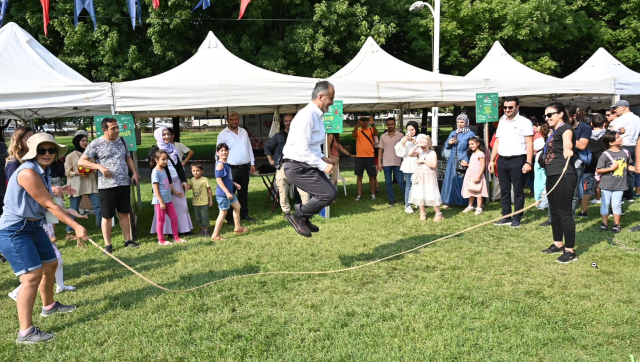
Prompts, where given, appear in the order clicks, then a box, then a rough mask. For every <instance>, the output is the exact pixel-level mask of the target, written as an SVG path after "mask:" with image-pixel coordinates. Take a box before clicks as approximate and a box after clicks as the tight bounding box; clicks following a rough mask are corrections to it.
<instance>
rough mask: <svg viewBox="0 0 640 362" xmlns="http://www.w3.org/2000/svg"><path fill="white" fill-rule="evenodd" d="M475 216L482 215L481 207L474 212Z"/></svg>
mask: <svg viewBox="0 0 640 362" xmlns="http://www.w3.org/2000/svg"><path fill="white" fill-rule="evenodd" d="M474 214H476V215H480V214H482V208H481V207H478V208H476V211H475V212H474Z"/></svg>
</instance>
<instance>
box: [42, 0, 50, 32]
mask: <svg viewBox="0 0 640 362" xmlns="http://www.w3.org/2000/svg"><path fill="white" fill-rule="evenodd" d="M40 4H42V19H43V20H44V35H45V36H46V35H47V34H48V33H47V26H49V0H40Z"/></svg>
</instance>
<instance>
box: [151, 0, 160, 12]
mask: <svg viewBox="0 0 640 362" xmlns="http://www.w3.org/2000/svg"><path fill="white" fill-rule="evenodd" d="M152 4H153V8H154V9H156V10H158V8H160V0H152Z"/></svg>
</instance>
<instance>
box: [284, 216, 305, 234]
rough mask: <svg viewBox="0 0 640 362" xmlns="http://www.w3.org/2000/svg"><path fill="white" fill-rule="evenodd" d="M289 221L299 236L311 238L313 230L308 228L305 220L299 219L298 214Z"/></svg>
mask: <svg viewBox="0 0 640 362" xmlns="http://www.w3.org/2000/svg"><path fill="white" fill-rule="evenodd" d="M287 220H288V221H289V224H291V226H293V228H294V229H295V230H296V232H297V233H298V234H300V235H302V236H305V237H311V230H309V227H307V224H306V222H305V220H303V219H302V218H300V217H298V216H297V215H296V214H293V215H291V216H290V217H289V218H288V219H287Z"/></svg>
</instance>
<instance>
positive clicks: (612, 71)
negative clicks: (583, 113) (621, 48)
mask: <svg viewBox="0 0 640 362" xmlns="http://www.w3.org/2000/svg"><path fill="white" fill-rule="evenodd" d="M607 78H614V79H615V90H614V92H615V94H616V95H617V96H622V97H623V98H625V99H627V100H629V101H630V102H631V103H635V104H637V103H640V96H639V95H640V73H637V72H634V71H633V70H631V69H629V68H627V67H626V66H625V65H624V64H622V63H621V62H620V61H619V60H618V59H616V58H615V57H614V56H613V55H611V54H610V53H609V52H607V51H606V50H604V49H603V48H599V49H598V50H597V51H596V52H595V53H594V54H593V55H592V56H591V58H589V60H587V61H586V62H585V63H584V64H583V65H582V66H581V67H580V68H578V69H577V70H576V71H575V72H573V73H571V74H570V75H568V76H566V77H565V78H564V79H565V80H584V79H586V80H593V79H607ZM597 100H604V101H603V103H604V105H609V104H608V102H609V101H610V100H611V97H599V98H598V99H597Z"/></svg>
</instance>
